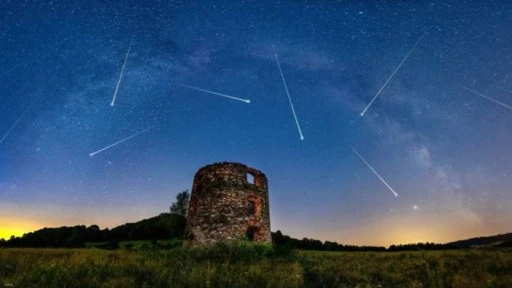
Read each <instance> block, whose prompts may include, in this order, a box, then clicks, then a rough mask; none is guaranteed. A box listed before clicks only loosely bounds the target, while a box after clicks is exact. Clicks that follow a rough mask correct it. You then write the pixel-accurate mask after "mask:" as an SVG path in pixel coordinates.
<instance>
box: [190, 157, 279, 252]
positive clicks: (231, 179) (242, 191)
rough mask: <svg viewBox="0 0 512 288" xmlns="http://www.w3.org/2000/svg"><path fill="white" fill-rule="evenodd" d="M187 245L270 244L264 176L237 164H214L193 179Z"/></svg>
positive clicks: (200, 171)
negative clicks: (233, 242) (230, 242)
mask: <svg viewBox="0 0 512 288" xmlns="http://www.w3.org/2000/svg"><path fill="white" fill-rule="evenodd" d="M186 230H187V241H186V243H187V244H189V245H210V244H213V243H215V242H216V241H225V240H239V239H248V240H250V241H255V242H268V243H270V242H271V241H272V239H271V234H270V215H269V201H268V183H267V177H265V174H263V173H262V172H261V171H259V170H256V169H253V168H250V167H247V166H245V165H243V164H240V163H232V162H223V163H215V164H212V165H208V166H205V167H203V168H201V169H199V170H198V171H197V173H196V175H195V177H194V184H193V186H192V193H191V196H190V204H189V208H188V216H187V228H186Z"/></svg>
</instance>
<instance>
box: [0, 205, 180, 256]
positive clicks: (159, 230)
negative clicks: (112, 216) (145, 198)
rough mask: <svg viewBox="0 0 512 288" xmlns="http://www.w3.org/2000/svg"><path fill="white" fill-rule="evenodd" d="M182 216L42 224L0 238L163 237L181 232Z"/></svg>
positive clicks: (37, 242) (28, 241)
mask: <svg viewBox="0 0 512 288" xmlns="http://www.w3.org/2000/svg"><path fill="white" fill-rule="evenodd" d="M185 224H186V218H185V217H183V216H181V215H177V214H169V213H162V214H160V215H158V216H155V217H152V218H148V219H144V220H141V221H139V222H135V223H127V224H124V225H120V226H117V227H115V228H113V229H111V230H110V229H108V228H107V229H103V230H101V229H100V228H99V227H98V226H97V225H91V226H89V227H86V226H85V225H78V226H73V227H65V226H64V227H59V228H43V229H40V230H37V231H34V232H30V233H26V234H24V235H23V236H22V237H15V238H11V239H9V240H8V241H3V242H2V241H0V247H1V246H7V247H55V248H56V247H67V248H71V247H85V243H86V242H119V241H132V240H164V239H172V238H181V237H183V235H184V234H185Z"/></svg>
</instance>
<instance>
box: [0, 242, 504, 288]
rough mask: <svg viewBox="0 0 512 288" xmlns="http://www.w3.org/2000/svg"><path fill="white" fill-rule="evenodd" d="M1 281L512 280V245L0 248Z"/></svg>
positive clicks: (478, 283) (418, 283)
mask: <svg viewBox="0 0 512 288" xmlns="http://www.w3.org/2000/svg"><path fill="white" fill-rule="evenodd" d="M0 287H91V288H92V287H465V288H466V287H503V288H505V287H512V250H510V249H499V250H498V249H497V250H493V249H488V250H487V249H472V250H453V251H416V252H323V251H291V250H289V249H286V248H277V249H275V248H272V247H271V246H261V245H251V244H246V243H242V244H240V243H238V244H231V245H228V244H219V245H216V246H214V247H210V248H181V247H180V248H173V249H170V250H169V249H117V250H101V249H96V248H86V249H31V248H4V249H0Z"/></svg>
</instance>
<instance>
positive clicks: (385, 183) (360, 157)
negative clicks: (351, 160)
mask: <svg viewBox="0 0 512 288" xmlns="http://www.w3.org/2000/svg"><path fill="white" fill-rule="evenodd" d="M347 145H348V146H350V149H352V151H354V153H355V154H356V155H357V156H358V157H359V159H361V161H363V162H364V164H366V166H368V168H370V170H372V172H373V174H375V176H377V178H379V180H380V181H381V182H382V183H384V185H386V187H388V189H389V191H391V193H393V195H395V197H398V193H396V191H395V190H394V189H393V188H391V186H389V184H388V183H387V182H386V180H384V178H382V177H381V176H380V175H379V173H378V172H377V171H375V169H373V167H372V165H370V163H368V162H366V160H365V159H364V158H363V156H361V154H359V152H357V150H356V149H355V148H354V147H352V145H350V144H347Z"/></svg>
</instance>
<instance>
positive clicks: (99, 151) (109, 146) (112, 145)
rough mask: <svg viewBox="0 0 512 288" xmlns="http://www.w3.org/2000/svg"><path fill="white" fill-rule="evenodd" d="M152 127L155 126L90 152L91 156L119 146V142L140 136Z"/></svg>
mask: <svg viewBox="0 0 512 288" xmlns="http://www.w3.org/2000/svg"><path fill="white" fill-rule="evenodd" d="M151 128H153V127H149V128H147V129H144V130H142V131H140V132H137V133H135V134H133V135H132V136H129V137H126V138H124V139H122V140H119V141H117V142H116V143H114V144H110V145H108V146H107V147H105V148H101V149H100V150H98V151H95V152H92V153H89V156H91V157H92V156H94V155H96V154H98V153H101V152H103V151H105V150H108V149H110V148H112V147H114V146H117V145H119V144H121V143H123V142H125V141H128V140H130V139H132V138H133V137H135V136H138V135H140V134H142V133H144V132H147V131H148V130H150V129H151Z"/></svg>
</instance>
